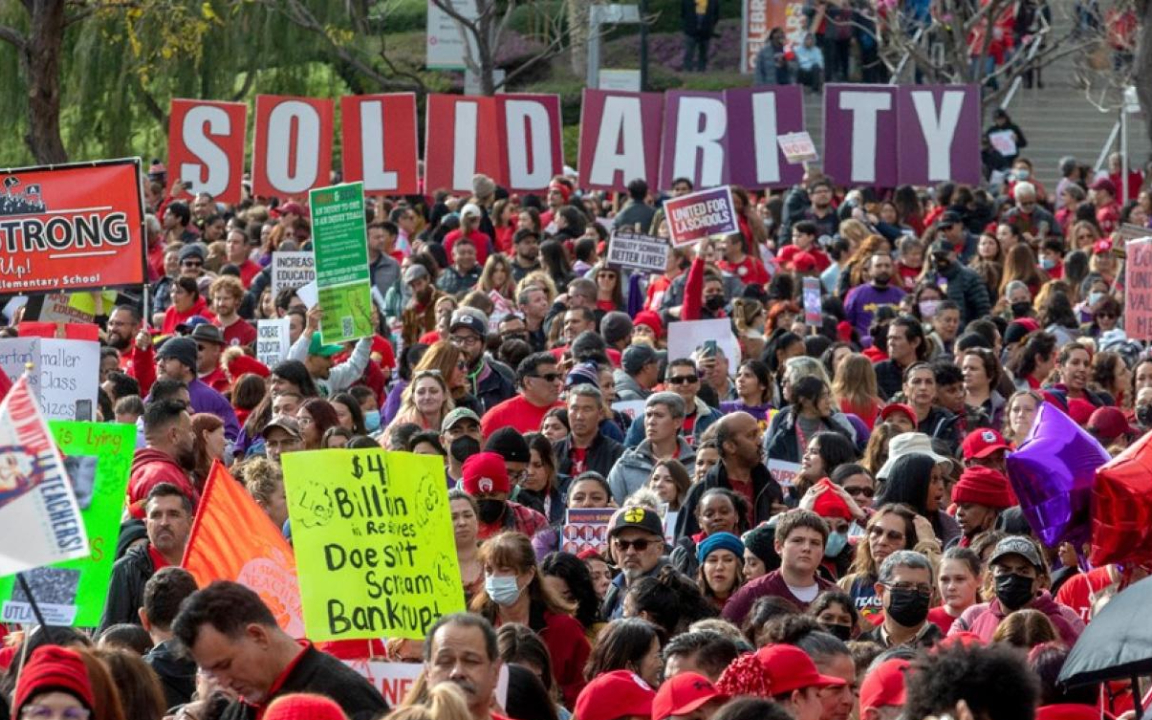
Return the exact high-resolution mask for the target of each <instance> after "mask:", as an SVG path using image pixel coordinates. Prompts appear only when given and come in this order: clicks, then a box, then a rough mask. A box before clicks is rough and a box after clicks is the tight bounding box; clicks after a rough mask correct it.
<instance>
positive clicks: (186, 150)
mask: <svg viewBox="0 0 1152 720" xmlns="http://www.w3.org/2000/svg"><path fill="white" fill-rule="evenodd" d="M247 121H248V106H247V105H246V104H245V103H226V102H212V101H209V100H173V101H172V106H171V111H170V113H169V121H168V172H169V173H170V175H171V177H172V180H173V182H175V181H176V180H183V181H184V185H185V187H187V188H188V191H186V192H184V193H181V197H191V196H192V194H194V193H200V192H206V193H208V194H209V195H211V196H212V197H213V198H214V199H215V200H219V201H220V202H225V203H239V202H240V200H241V197H240V194H241V193H240V180H241V176H242V175H243V174H244V133H245V129H246V128H245V126H246V124H247Z"/></svg>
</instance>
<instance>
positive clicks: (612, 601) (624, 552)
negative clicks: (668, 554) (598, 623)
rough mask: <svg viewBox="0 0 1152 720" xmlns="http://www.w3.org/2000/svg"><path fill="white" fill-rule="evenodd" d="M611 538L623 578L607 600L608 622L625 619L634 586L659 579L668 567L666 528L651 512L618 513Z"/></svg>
mask: <svg viewBox="0 0 1152 720" xmlns="http://www.w3.org/2000/svg"><path fill="white" fill-rule="evenodd" d="M608 538H609V541H610V542H611V543H612V551H613V555H614V556H615V557H616V561H617V563H618V564H619V566H620V570H621V572H620V574H619V575H617V576H616V578H615V579H614V580H612V584H611V585H610V586H609V587H608V592H607V594H606V595H605V596H604V606H603V608H602V609H603V613H604V617H605V618H607V619H609V620H615V619H616V618H619V617H623V615H624V595H625V593H627V591H628V587H629V586H631V585H632V583H634V582H637V581H639V580H640V579H641V578H645V577H649V576H653V575H656V574H657V573H658V572H660V568H661V567H663V566H664V565H667V564H668V561H667V560H665V559H664V550H665V548H664V524H663V523H662V522H661V520H660V516H659V515H658V514H656V513H655V512H654V511H652V510H649V509H648V508H643V507H637V506H628V507H623V508H621V509H620V510H617V511H616V514H615V515H613V516H612V521H611V522H610V523H609V524H608Z"/></svg>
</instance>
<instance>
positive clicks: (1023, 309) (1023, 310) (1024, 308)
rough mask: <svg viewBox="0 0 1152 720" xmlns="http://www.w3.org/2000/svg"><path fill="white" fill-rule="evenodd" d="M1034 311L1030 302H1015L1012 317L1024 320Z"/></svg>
mask: <svg viewBox="0 0 1152 720" xmlns="http://www.w3.org/2000/svg"><path fill="white" fill-rule="evenodd" d="M1031 311H1032V303H1030V302H1014V303H1012V317H1014V318H1022V317H1028V313H1029V312H1031Z"/></svg>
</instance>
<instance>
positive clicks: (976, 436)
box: [960, 428, 1012, 460]
mask: <svg viewBox="0 0 1152 720" xmlns="http://www.w3.org/2000/svg"><path fill="white" fill-rule="evenodd" d="M960 448H961V449H962V450H963V451H964V459H965V460H972V459H983V458H986V457H988V456H989V455H991V454H992V453H994V452H996V451H997V450H1011V449H1012V446H1011V445H1009V444H1008V443H1007V442H1005V440H1004V436H1003V435H1001V434H1000V433H999V432H997V431H996V430H993V429H991V428H980V429H979V430H973V431H972V432H970V433H968V435H967V437H965V438H964V442H963V443H962V444H961V446H960Z"/></svg>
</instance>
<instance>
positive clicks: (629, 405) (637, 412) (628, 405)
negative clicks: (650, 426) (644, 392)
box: [612, 400, 644, 420]
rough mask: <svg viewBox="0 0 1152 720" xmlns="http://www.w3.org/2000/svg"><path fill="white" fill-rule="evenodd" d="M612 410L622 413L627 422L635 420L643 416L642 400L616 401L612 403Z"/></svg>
mask: <svg viewBox="0 0 1152 720" xmlns="http://www.w3.org/2000/svg"><path fill="white" fill-rule="evenodd" d="M612 409H613V410H615V411H616V412H618V413H622V414H623V415H624V417H626V418H628V419H629V420H635V419H636V418H638V417H640V416H641V415H643V414H644V401H643V400H617V401H616V402H614V403H612Z"/></svg>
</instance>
